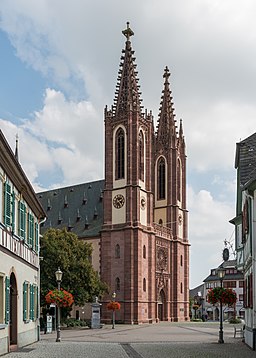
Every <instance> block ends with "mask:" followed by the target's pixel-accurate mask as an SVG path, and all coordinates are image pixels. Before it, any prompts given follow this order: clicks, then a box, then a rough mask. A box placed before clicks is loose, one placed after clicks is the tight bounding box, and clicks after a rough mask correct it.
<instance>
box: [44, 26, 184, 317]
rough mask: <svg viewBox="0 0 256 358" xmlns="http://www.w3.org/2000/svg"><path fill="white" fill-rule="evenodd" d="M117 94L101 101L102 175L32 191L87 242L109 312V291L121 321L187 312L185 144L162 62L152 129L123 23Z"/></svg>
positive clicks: (52, 223) (59, 222)
mask: <svg viewBox="0 0 256 358" xmlns="http://www.w3.org/2000/svg"><path fill="white" fill-rule="evenodd" d="M123 35H124V36H125V46H124V49H123V50H122V56H121V63H120V69H119V73H118V79H117V85H116V95H115V99H114V103H113V105H112V106H111V108H108V107H106V108H105V180H101V181H96V182H91V183H84V184H79V185H74V186H71V187H66V188H60V189H55V190H51V191H47V192H42V193H39V194H38V198H39V200H40V201H41V204H42V206H43V207H44V209H45V211H46V212H47V216H48V219H47V220H46V222H45V223H44V226H43V227H42V230H43V232H44V231H45V230H46V229H47V228H49V227H55V228H63V227H67V229H68V230H72V232H74V233H76V234H77V235H78V237H79V238H80V239H84V240H87V241H88V242H91V243H92V245H93V248H94V254H93V257H92V263H93V265H94V267H95V268H96V269H97V270H99V272H100V276H101V279H102V280H103V281H104V282H106V283H107V284H108V286H109V295H107V296H106V297H104V298H103V299H102V300H101V303H102V321H103V322H104V321H105V322H108V321H109V320H110V318H111V317H110V313H109V311H107V308H106V306H107V302H109V300H111V294H112V292H115V293H116V300H118V302H120V304H121V309H120V310H119V311H117V312H116V319H117V320H118V321H120V322H123V323H127V324H139V323H144V322H145V323H146V322H151V323H153V322H158V321H159V320H166V321H185V320H188V319H189V241H188V211H187V204H186V150H185V140H184V134H183V126H182V121H180V123H179V124H177V122H176V120H175V114H174V107H173V103H172V92H171V89H170V82H169V78H170V72H169V69H168V67H166V68H165V69H164V74H163V91H162V97H161V102H160V112H159V118H158V121H157V129H156V130H155V128H154V121H153V115H152V112H151V111H147V110H145V111H143V107H142V105H141V102H142V98H141V93H140V91H139V85H138V82H139V80H138V74H137V71H136V64H135V58H134V50H133V49H132V44H131V37H132V36H133V35H134V33H133V31H132V30H131V28H130V27H129V23H127V28H126V29H125V30H124V31H123Z"/></svg>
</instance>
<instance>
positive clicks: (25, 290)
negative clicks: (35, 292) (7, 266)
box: [23, 282, 28, 321]
mask: <svg viewBox="0 0 256 358" xmlns="http://www.w3.org/2000/svg"><path fill="white" fill-rule="evenodd" d="M27 299H28V284H27V283H26V282H24V283H23V321H27V319H28V315H27Z"/></svg>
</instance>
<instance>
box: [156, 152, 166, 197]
mask: <svg viewBox="0 0 256 358" xmlns="http://www.w3.org/2000/svg"><path fill="white" fill-rule="evenodd" d="M165 170H166V169H165V160H164V158H160V159H159V160H158V165H157V199H158V200H163V199H165Z"/></svg>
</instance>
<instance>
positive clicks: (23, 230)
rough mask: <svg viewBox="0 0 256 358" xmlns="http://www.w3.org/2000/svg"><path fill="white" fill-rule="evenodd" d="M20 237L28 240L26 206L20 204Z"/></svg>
mask: <svg viewBox="0 0 256 358" xmlns="http://www.w3.org/2000/svg"><path fill="white" fill-rule="evenodd" d="M19 236H20V238H21V239H23V240H24V239H25V238H26V206H25V204H24V203H22V202H21V201H20V202H19Z"/></svg>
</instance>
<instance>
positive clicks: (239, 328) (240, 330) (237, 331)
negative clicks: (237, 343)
mask: <svg viewBox="0 0 256 358" xmlns="http://www.w3.org/2000/svg"><path fill="white" fill-rule="evenodd" d="M237 335H238V337H239V338H244V324H243V323H241V324H234V338H236V336H237Z"/></svg>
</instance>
